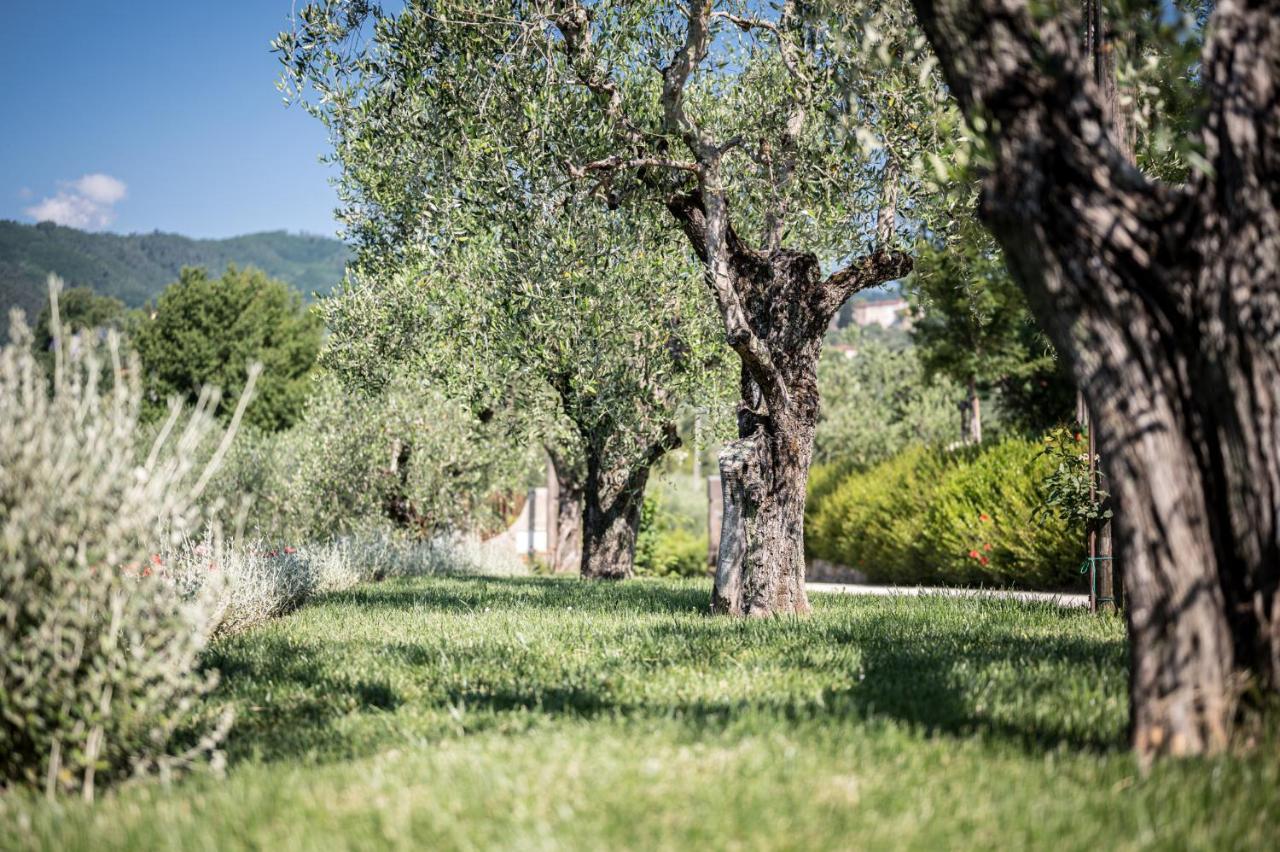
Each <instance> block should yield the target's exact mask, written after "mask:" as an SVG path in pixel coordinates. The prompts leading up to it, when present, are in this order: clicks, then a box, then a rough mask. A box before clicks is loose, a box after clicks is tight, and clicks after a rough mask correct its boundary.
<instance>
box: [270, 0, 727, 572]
mask: <svg viewBox="0 0 1280 852" xmlns="http://www.w3.org/2000/svg"><path fill="white" fill-rule="evenodd" d="M418 13H420V14H418ZM311 14H312V12H310V11H304V13H303V19H302V20H303V21H307V20H313V21H314V20H329V19H328V18H317V19H312V18H309V17H308V16H309V15H311ZM437 26H438V21H437V20H436V19H435V18H434V17H432V15H431V14H430V13H429V12H428V10H426V9H418V8H417V7H413V6H411V7H410V8H409V9H408V10H406V12H405V13H404V14H403V15H401V16H399V17H397V18H386V19H381V20H380V21H379V23H378V25H377V26H376V27H375V29H374V33H373V35H374V41H373V43H372V44H371V45H369V46H368V48H367V50H366V51H365V52H364V53H363V54H361V55H360V57H359V58H358V59H356V60H353V61H352V62H350V63H347V64H341V63H339V64H335V62H336V60H331V59H328V58H325V57H323V56H315V55H311V56H305V55H304V56H301V57H299V55H298V54H297V53H296V52H293V53H291V51H296V50H297V49H298V47H297V43H296V42H293V41H290V38H291V37H290V36H288V35H286V36H284V37H282V48H283V49H284V53H285V58H286V60H288V59H289V58H290V57H291V56H293V57H294V58H295V59H300V61H302V65H301V66H298V65H293V66H290V67H291V68H292V69H293V73H295V74H297V75H298V76H297V77H296V78H295V79H297V80H299V81H301V80H303V79H309V80H311V81H312V83H313V84H314V85H316V86H317V87H319V88H321V89H322V91H324V92H326V94H325V96H324V97H321V98H319V99H316V100H315V101H313V102H310V103H309V106H310V107H311V108H312V110H313V112H314V113H315V114H316V115H318V116H319V117H320V118H321V119H322V120H324V121H325V123H326V124H327V125H328V127H329V128H330V131H331V133H332V136H333V143H334V147H335V158H336V159H337V161H338V162H339V163H340V164H341V166H342V178H341V189H342V192H343V195H344V198H345V200H346V202H347V204H346V207H345V210H344V213H343V215H344V217H345V220H346V224H347V229H348V235H349V236H350V237H351V238H352V240H353V242H354V243H355V247H356V250H357V251H356V260H355V264H354V268H355V273H354V285H353V286H352V287H350V288H349V289H348V290H347V292H346V293H344V294H343V295H342V296H341V297H340V298H339V299H337V300H335V301H334V302H333V303H331V305H330V306H329V310H328V314H329V317H330V325H331V328H333V329H334V333H333V337H332V339H331V342H330V355H329V356H328V360H329V361H330V362H331V363H337V364H339V365H340V366H341V367H342V368H343V370H344V372H346V373H347V374H349V375H359V374H361V373H364V374H366V376H367V375H368V374H369V372H370V371H373V372H374V373H377V372H378V371H379V370H380V369H382V366H383V365H384V362H386V363H390V362H397V361H399V362H403V361H404V360H406V359H409V360H412V361H414V362H416V363H417V364H418V365H419V369H420V370H421V371H431V372H434V373H435V374H436V375H437V376H438V377H439V378H440V379H441V380H442V383H443V384H445V385H446V386H448V387H449V389H450V394H451V395H464V396H469V397H476V398H481V399H489V400H499V401H501V404H503V405H505V406H506V407H508V408H517V409H519V410H521V411H522V412H523V414H524V418H523V419H524V421H525V422H526V424H527V425H528V427H529V431H530V433H531V434H533V435H534V436H535V437H537V438H538V439H539V440H542V441H544V442H545V443H546V444H547V448H548V451H549V455H550V457H551V460H552V462H553V463H554V464H555V467H556V472H557V475H558V479H559V480H560V486H561V489H560V490H561V498H562V500H561V504H562V507H563V510H562V511H561V513H560V518H559V520H560V523H559V524H558V526H560V527H562V529H561V532H562V533H565V535H564V536H563V538H564V539H565V541H564V543H563V546H562V547H561V546H558V547H557V553H559V552H560V551H562V550H564V551H568V550H572V549H573V548H574V545H573V543H572V541H571V540H570V539H571V537H572V534H571V532H570V530H571V529H572V527H573V526H574V525H575V524H574V521H575V520H576V518H575V515H576V512H575V509H576V506H577V502H578V500H580V501H581V529H582V551H581V572H582V574H583V576H586V577H593V578H612V579H617V578H624V577H628V576H630V575H631V574H632V565H633V560H634V550H635V537H636V532H637V530H638V526H639V522H640V510H641V506H642V504H643V495H644V489H645V485H646V483H647V480H648V477H649V471H650V468H651V467H652V465H653V464H654V463H655V462H657V461H658V460H659V459H660V458H661V457H662V456H663V455H664V454H665V453H666V452H668V451H669V450H671V449H674V448H675V447H677V446H678V445H679V442H680V439H679V435H678V433H677V429H676V418H677V414H678V411H679V409H680V407H681V406H682V405H684V404H686V403H689V402H690V401H692V400H695V399H700V400H701V402H702V404H704V405H707V404H711V403H713V402H714V400H715V399H717V398H718V396H720V394H719V393H718V391H717V388H719V387H722V386H727V385H728V382H727V381H725V380H724V379H725V374H724V370H723V369H722V361H723V359H722V358H721V357H720V356H719V347H718V346H717V345H716V340H715V336H714V334H713V332H714V330H715V328H716V322H715V314H714V309H713V308H712V306H711V304H710V300H709V298H708V296H707V295H706V293H705V291H704V290H703V288H702V286H701V282H700V281H699V280H698V278H697V274H696V273H697V266H696V264H695V263H694V262H693V260H692V257H691V256H690V254H689V252H688V251H687V249H685V248H684V247H683V246H681V245H680V244H679V243H678V241H677V240H675V239H672V236H671V233H670V232H671V231H672V226H671V225H670V224H669V223H667V222H665V221H661V220H659V219H658V218H657V217H656V216H655V215H654V214H653V212H652V211H651V210H648V209H646V208H644V207H639V208H637V206H636V205H635V204H633V203H630V202H629V201H627V200H625V199H616V200H615V202H614V203H613V204H612V205H601V204H596V203H583V201H582V199H580V198H578V197H577V196H575V194H574V193H572V192H568V191H566V188H565V187H564V185H563V184H564V180H563V174H562V173H561V171H560V169H559V168H558V167H556V168H553V169H548V168H547V161H546V160H545V157H544V156H543V155H542V153H541V151H540V150H539V149H537V148H535V147H533V146H534V142H533V140H531V139H530V138H528V137H529V136H530V135H531V134H534V133H535V132H536V128H532V127H530V126H528V123H529V115H530V114H536V113H532V111H525V110H520V109H513V108H512V107H513V106H515V105H514V104H513V102H512V100H511V98H510V97H503V91H504V87H502V86H500V85H498V82H499V81H494V80H491V79H486V78H484V77H482V76H477V74H476V70H475V67H474V66H475V63H476V58H475V57H476V56H477V55H480V54H482V53H483V52H484V51H485V50H486V49H492V45H491V44H490V43H489V40H488V35H487V34H486V32H485V31H483V30H479V29H476V28H472V27H461V28H459V29H458V30H457V32H456V33H454V35H456V36H457V37H456V38H454V37H446V36H445V35H444V34H442V33H441V32H439V31H438V30H437ZM303 38H304V39H305V38H307V36H303ZM330 73H336V74H338V75H339V76H338V77H337V78H335V80H334V81H330V80H329V78H328V76H327V75H328V74H330ZM337 80H340V81H341V82H336V81H337ZM490 87H496V88H494V91H492V92H491V91H489V88H490ZM486 97H489V98H491V99H492V100H493V104H492V105H491V107H485V108H483V109H482V108H481V107H480V104H481V103H482V102H483V101H484V99H485V98H486ZM489 110H491V111H489ZM479 117H484V118H486V119H487V121H483V122H482V121H480V120H478V119H479ZM611 208H612V209H611ZM566 558H567V557H566Z"/></svg>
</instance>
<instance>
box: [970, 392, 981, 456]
mask: <svg viewBox="0 0 1280 852" xmlns="http://www.w3.org/2000/svg"><path fill="white" fill-rule="evenodd" d="M969 440H970V441H972V442H973V443H975V444H981V443H982V400H981V399H980V398H979V397H978V382H977V380H976V379H974V378H973V377H972V376H970V377H969Z"/></svg>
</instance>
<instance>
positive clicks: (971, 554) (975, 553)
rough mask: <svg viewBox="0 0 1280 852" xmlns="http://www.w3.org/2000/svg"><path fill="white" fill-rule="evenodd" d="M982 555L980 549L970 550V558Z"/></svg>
mask: <svg viewBox="0 0 1280 852" xmlns="http://www.w3.org/2000/svg"><path fill="white" fill-rule="evenodd" d="M981 555H982V554H981V553H979V552H978V551H976V550H970V551H969V558H970V559H977V558H978V557H979V556H981Z"/></svg>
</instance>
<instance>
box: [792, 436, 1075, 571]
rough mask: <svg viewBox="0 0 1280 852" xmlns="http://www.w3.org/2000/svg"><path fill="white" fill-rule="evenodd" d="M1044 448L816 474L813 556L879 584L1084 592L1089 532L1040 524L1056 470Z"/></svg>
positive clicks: (1015, 442)
mask: <svg viewBox="0 0 1280 852" xmlns="http://www.w3.org/2000/svg"><path fill="white" fill-rule="evenodd" d="M1040 449H1041V448H1040V446H1039V445H1038V444H1036V443H1034V442H1032V441H1027V440H1022V439H1008V440H1005V441H1001V442H999V443H995V444H988V445H986V446H984V447H982V448H979V449H966V450H960V451H957V452H943V451H940V450H928V449H924V448H921V447H915V448H912V449H908V450H906V451H905V452H903V453H900V454H899V455H897V456H895V457H894V458H892V459H889V460H888V461H886V462H883V463H882V464H879V465H877V466H875V467H872V468H870V469H867V470H863V471H840V470H838V469H834V468H833V467H832V466H828V467H818V468H815V469H814V472H813V476H812V477H811V480H810V481H811V485H810V493H809V503H808V506H807V509H806V520H805V528H806V533H807V535H806V546H807V548H808V550H809V555H810V556H813V557H816V558H819V559H826V560H829V561H831V562H835V563H838V564H841V565H848V566H850V567H853V568H857V569H858V570H860V571H862V572H863V573H865V574H866V575H867V578H868V579H869V580H871V581H872V582H878V583H900V584H922V585H987V586H1012V587H1022V588H1033V589H1066V588H1075V587H1077V586H1079V585H1080V578H1079V576H1078V575H1077V573H1076V569H1077V567H1078V566H1079V564H1080V560H1081V559H1082V558H1083V550H1084V545H1083V542H1084V532H1083V531H1082V530H1080V529H1078V528H1074V527H1070V526H1068V524H1067V523H1066V522H1065V521H1063V520H1061V519H1060V518H1058V517H1056V516H1052V515H1050V516H1048V517H1044V518H1037V517H1033V516H1034V515H1036V514H1037V513H1036V510H1037V509H1038V508H1039V507H1041V506H1043V505H1044V499H1043V494H1042V489H1043V482H1044V478H1045V476H1046V475H1048V473H1049V472H1050V470H1051V469H1052V466H1053V462H1052V461H1051V460H1050V459H1048V458H1047V457H1044V456H1042V455H1041V454H1040ZM1044 514H1047V513H1044Z"/></svg>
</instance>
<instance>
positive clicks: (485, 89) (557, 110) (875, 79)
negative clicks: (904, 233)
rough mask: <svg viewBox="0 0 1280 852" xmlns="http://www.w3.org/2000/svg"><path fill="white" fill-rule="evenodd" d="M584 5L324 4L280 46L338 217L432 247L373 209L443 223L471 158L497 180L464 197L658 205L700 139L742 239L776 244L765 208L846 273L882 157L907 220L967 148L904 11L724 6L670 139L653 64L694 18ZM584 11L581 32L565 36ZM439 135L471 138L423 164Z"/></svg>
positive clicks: (902, 7) (871, 209) (675, 47)
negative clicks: (565, 196) (322, 157)
mask: <svg viewBox="0 0 1280 852" xmlns="http://www.w3.org/2000/svg"><path fill="white" fill-rule="evenodd" d="M589 5H590V8H589V9H586V8H581V7H579V4H552V3H546V2H530V3H520V4H517V5H516V6H514V7H512V9H511V11H510V14H504V15H475V14H473V9H472V7H471V5H470V4H469V3H467V2H465V0H449V2H444V3H435V2H433V3H427V2H410V3H405V4H403V5H401V4H395V5H394V7H392V6H390V5H388V6H387V7H386V8H384V7H383V6H382V4H379V3H376V2H365V0H358V2H353V0H324V2H316V3H311V4H309V5H307V6H305V7H303V8H302V9H301V10H299V13H298V15H297V17H296V19H295V21H294V29H293V30H292V31H288V32H284V33H281V34H280V36H279V37H278V38H277V39H276V41H275V43H274V44H275V48H276V50H277V51H278V53H279V55H280V59H281V63H282V65H283V66H284V75H283V79H282V81H281V86H282V88H283V89H284V91H285V92H286V95H287V96H289V97H291V98H293V99H296V100H300V101H301V102H302V103H303V105H304V106H305V107H306V108H307V109H308V110H309V111H311V112H313V113H314V114H315V115H317V116H318V117H319V118H320V119H321V120H322V121H324V122H325V124H326V126H328V127H329V129H330V131H331V134H332V135H333V137H334V140H335V144H336V146H337V150H336V156H335V159H337V160H338V161H339V162H340V163H341V164H342V165H343V168H344V177H343V190H344V196H343V200H344V202H345V208H344V211H343V216H344V218H345V219H346V220H347V221H348V222H349V223H350V227H351V228H352V232H353V233H354V234H356V235H357V242H358V243H360V244H362V245H369V246H371V247H381V248H382V249H384V253H385V254H387V255H388V256H395V255H396V254H397V253H398V252H400V251H401V250H402V248H403V247H404V245H405V244H412V243H415V242H421V241H422V240H423V239H424V238H429V234H424V233H423V232H422V228H423V226H422V225H421V224H420V223H419V222H418V221H415V220H412V219H409V218H405V219H403V220H401V221H399V222H398V223H396V222H390V221H387V220H378V219H376V220H368V219H367V218H366V217H365V213H364V211H365V209H366V208H367V207H370V206H372V207H377V208H386V207H388V206H391V204H389V203H388V202H397V201H399V200H400V198H401V197H402V192H403V190H402V188H401V187H402V186H403V185H406V184H407V185H409V186H410V187H412V188H413V190H414V191H416V192H421V193H430V194H432V195H433V196H434V197H433V198H432V199H431V205H430V207H429V208H428V210H429V212H430V214H431V216H432V218H436V219H443V220H445V221H448V220H449V219H450V218H452V216H453V213H454V211H455V210H456V209H457V208H458V206H459V205H458V193H457V192H455V189H456V187H457V186H458V185H459V184H460V183H462V182H464V181H466V180H467V178H469V177H475V176H476V173H475V172H473V171H471V169H472V168H473V167H474V165H475V162H476V161H475V160H474V159H472V158H473V157H477V156H478V157H481V158H482V159H483V160H485V161H488V162H492V163H495V164H497V165H498V166H499V167H498V168H496V169H488V170H486V171H485V172H484V177H483V180H482V181H476V182H475V183H474V184H472V185H469V186H468V190H469V192H470V191H478V192H481V193H486V192H490V191H492V190H491V189H490V185H493V184H497V185H502V184H507V185H513V186H524V187H525V188H526V189H529V190H531V191H533V192H535V193H538V192H539V191H540V190H541V187H540V186H539V182H540V181H541V180H542V179H544V178H551V179H554V180H556V182H557V184H558V185H561V186H562V185H564V184H565V183H566V180H565V179H566V178H570V179H571V183H572V186H573V191H574V192H576V193H578V194H581V195H585V196H595V197H597V198H599V199H601V200H607V201H608V202H609V203H616V201H617V200H619V199H622V198H636V199H639V200H640V201H641V202H643V201H648V202H651V203H652V204H653V206H656V207H657V208H658V209H661V205H662V203H663V201H664V199H666V198H667V197H668V196H669V195H670V193H671V190H672V189H673V187H675V188H678V187H681V186H687V184H686V182H685V181H684V178H686V177H689V176H690V175H689V171H688V169H687V168H686V165H687V164H686V163H684V162H682V160H681V158H682V156H686V155H691V153H690V152H689V151H687V150H686V149H687V147H688V139H689V128H692V132H693V133H694V134H702V136H703V137H705V138H706V139H712V140H718V143H721V144H722V143H726V142H728V143H729V144H725V145H723V147H724V175H723V177H724V180H725V183H726V187H727V189H728V191H729V195H730V197H731V206H732V208H733V210H734V216H735V217H736V221H737V228H738V232H739V233H740V234H741V235H744V236H745V235H747V234H755V233H757V232H759V231H761V230H767V229H768V228H769V227H770V225H769V224H768V223H767V222H766V219H767V218H768V216H769V215H770V213H772V214H773V215H775V217H776V218H778V221H780V222H782V223H783V224H784V225H785V230H786V231H787V232H788V241H789V242H790V243H793V244H794V245H797V246H803V247H805V248H806V249H807V250H811V251H814V252H815V253H817V254H818V255H819V257H820V258H821V259H822V260H823V261H826V262H837V261H839V260H843V259H847V258H848V257H849V256H850V255H852V254H854V253H857V252H859V251H861V250H862V249H863V248H865V247H866V245H867V244H868V242H869V240H870V237H871V235H870V230H871V229H872V228H871V226H872V225H873V224H874V222H873V220H874V218H875V215H876V212H877V210H878V207H879V198H880V196H881V194H882V192H881V190H882V189H883V186H884V184H885V182H886V163H887V162H889V161H892V162H893V163H895V164H896V165H895V168H896V173H895V172H893V170H890V177H889V178H888V182H889V183H894V182H897V183H900V184H901V186H900V187H899V189H900V190H901V191H902V193H903V195H902V199H901V203H902V206H903V207H904V208H905V207H908V206H910V207H911V208H912V210H913V213H914V215H915V216H916V217H917V218H919V217H921V216H923V215H924V214H925V208H926V206H927V205H926V198H927V196H928V195H929V193H928V192H927V190H928V189H929V187H930V184H929V183H928V180H929V179H930V177H931V176H932V175H933V173H934V172H935V171H937V169H936V168H935V167H934V166H933V162H934V160H935V159H936V153H935V152H937V151H939V150H947V146H948V145H951V144H953V143H954V141H955V139H956V137H957V134H958V132H959V120H958V113H957V112H956V111H955V109H954V107H953V106H952V105H951V104H950V102H949V99H948V97H947V95H946V92H945V90H944V88H943V87H942V84H941V80H940V78H939V77H938V76H937V74H936V72H935V70H934V64H933V63H932V61H931V60H925V61H920V62H913V61H912V60H915V59H923V57H922V52H923V49H924V48H923V44H924V43H923V39H922V38H921V36H920V34H919V33H918V31H917V30H916V29H915V27H914V21H913V17H912V15H911V12H910V9H909V6H908V5H907V4H906V3H899V2H892V3H867V2H862V0H824V2H820V3H815V4H798V5H795V4H786V8H785V9H784V8H782V4H777V3H768V4H761V5H760V6H759V7H758V8H756V7H753V6H751V4H742V3H737V2H731V3H716V4H714V5H715V6H716V7H717V8H715V9H714V10H713V13H712V14H711V15H710V16H709V20H708V26H709V28H710V30H711V37H710V38H709V39H708V55H706V56H698V57H696V58H695V59H694V62H695V64H697V73H696V74H692V75H691V79H689V80H688V81H687V82H686V83H685V84H684V87H683V90H682V95H681V98H680V100H681V103H680V106H679V112H680V115H681V118H680V119H679V120H678V121H677V123H678V124H680V125H681V127H678V128H677V127H673V126H672V124H671V121H672V116H671V113H670V112H669V111H667V110H668V105H667V104H666V103H665V102H663V101H662V99H663V98H664V97H666V96H667V95H668V92H666V91H665V90H664V87H665V86H666V84H667V82H668V81H667V80H666V79H665V78H664V77H663V70H662V69H664V68H667V67H668V66H670V65H671V64H672V63H673V57H674V56H675V55H676V54H677V53H678V52H679V51H680V50H681V48H682V46H683V45H684V44H685V41H686V36H687V32H688V29H689V20H688V17H689V9H686V8H684V7H680V6H676V5H674V4H671V3H668V2H665V0H660V1H659V2H653V0H649V2H643V3H637V2H630V0H626V2H622V0H610V2H600V3H592V4H589ZM579 10H580V11H582V12H583V13H584V17H585V21H584V29H585V31H584V32H581V33H579V34H578V35H567V34H571V33H572V32H573V25H572V24H571V23H570V21H572V20H573V19H574V15H573V14H572V13H573V12H576V11H579ZM846 32H855V33H857V36H846ZM570 42H573V43H574V44H575V45H577V46H579V47H580V48H581V49H580V50H572V49H570V46H569V43H570ZM682 136H683V138H681V137H682ZM433 137H435V138H438V139H440V140H441V141H442V142H444V141H448V140H456V139H466V140H467V144H466V145H465V146H459V145H452V146H450V147H447V148H445V150H446V151H447V152H448V154H449V156H448V157H447V158H442V157H436V156H427V157H426V158H425V161H426V163H428V164H434V165H431V166H430V167H429V168H428V167H424V166H423V165H421V164H422V163H423V160H424V158H423V157H421V156H419V157H415V156H409V154H410V149H408V148H406V146H405V142H406V141H408V140H413V144H414V146H415V148H416V149H417V151H418V152H421V149H422V146H424V145H425V146H428V147H429V146H431V145H433V144H436V143H434V142H433V141H432V139H433ZM730 140H737V141H736V142H730ZM631 163H634V164H635V165H618V164H631ZM641 163H646V164H650V165H645V166H641V165H639V164H641ZM588 164H594V167H591V168H588ZM668 164H670V165H668ZM646 168H647V169H650V172H646V171H645V169H646ZM405 169H419V170H421V171H422V172H423V174H422V175H421V176H419V175H417V174H413V173H406V172H405V171H404V170H405ZM430 169H433V171H432V170H430ZM428 177H431V178H435V179H434V180H426V179H424V178H428ZM535 200H536V201H538V202H544V203H545V207H546V209H552V207H553V205H554V200H553V199H546V198H544V197H537V198H536V199H535ZM546 202H550V203H546ZM434 226H435V225H434V223H430V224H428V225H427V227H428V228H431V227H434Z"/></svg>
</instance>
